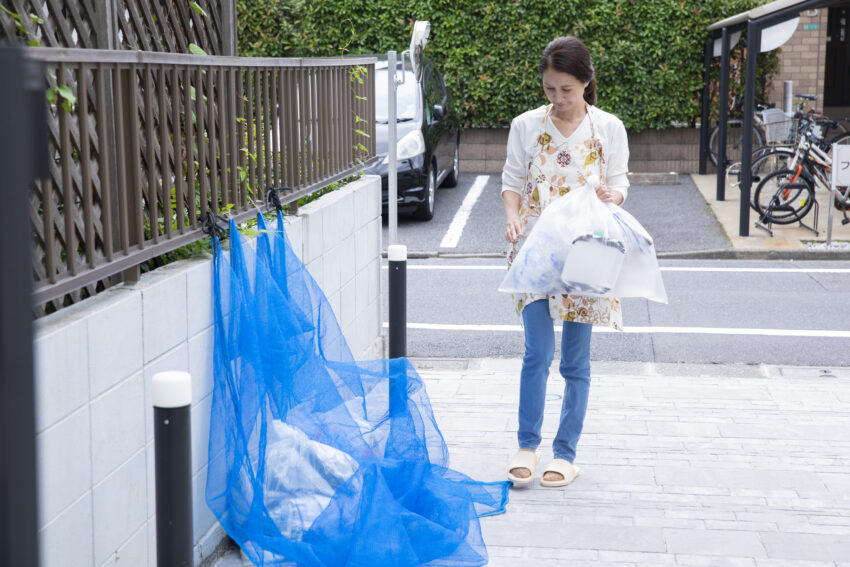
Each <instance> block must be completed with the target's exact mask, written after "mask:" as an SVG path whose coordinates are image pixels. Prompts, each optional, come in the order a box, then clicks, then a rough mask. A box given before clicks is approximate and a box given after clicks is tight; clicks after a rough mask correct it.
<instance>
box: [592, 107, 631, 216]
mask: <svg viewBox="0 0 850 567" xmlns="http://www.w3.org/2000/svg"><path fill="white" fill-rule="evenodd" d="M608 131H609V134H608V140H607V142H608V151H607V152H606V153H607V155H608V167H607V172H606V174H605V184H604V187H603V188H602V190H601V191H600V189H599V188H598V189H597V190H596V194H597V195H599V198H600V199H602V200H603V201H605V202H607V203H614V204H615V205H622V204H623V202H624V201H625V200H626V197H627V196H628V194H629V177H628V171H629V140H628V137H627V135H626V128H625V126H623V123H622V122H620V121H619V120H617V122H616V123H615V124H612V125H611V128H610V129H609V130H608Z"/></svg>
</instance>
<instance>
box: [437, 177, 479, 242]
mask: <svg viewBox="0 0 850 567" xmlns="http://www.w3.org/2000/svg"><path fill="white" fill-rule="evenodd" d="M489 179H490V176H489V175H479V176H478V177H476V178H475V182H474V183H473V184H472V187H470V188H469V191H468V192H467V193H466V197H464V198H463V203H461V205H460V208H459V209H458V210H457V212H456V213H455V217H454V218H453V219H452V223H451V224H450V225H449V229H448V230H447V231H446V234H445V235H444V236H443V240H442V241H440V248H456V247H457V243H458V242H459V241H460V235H461V234H463V229H464V227H465V226H466V221H467V220H469V215H470V213H472V207H473V206H475V201H477V200H478V197H480V196H481V192H482V191H483V190H484V186H485V185H487V180H489Z"/></svg>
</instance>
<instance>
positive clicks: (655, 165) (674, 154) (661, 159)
mask: <svg viewBox="0 0 850 567" xmlns="http://www.w3.org/2000/svg"><path fill="white" fill-rule="evenodd" d="M460 141H461V145H460V159H461V163H460V168H461V171H464V172H471V173H490V174H500V173H501V172H502V167H503V166H504V165H505V152H506V147H507V142H508V129H507V128H492V129H488V128H471V129H467V130H464V131H463V133H462V134H461V137H460ZM629 151H630V154H631V155H630V159H629V170H630V171H632V172H635V173H667V172H670V171H675V172H677V173H696V172H697V171H698V170H699V129H698V128H669V129H667V130H644V131H643V132H629ZM710 165H711V163H710V162H709V166H710Z"/></svg>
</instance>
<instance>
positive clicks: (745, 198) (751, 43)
mask: <svg viewBox="0 0 850 567" xmlns="http://www.w3.org/2000/svg"><path fill="white" fill-rule="evenodd" d="M759 51H761V26H759V25H758V24H756V23H755V22H754V21H752V20H751V21H750V22H748V23H747V76H746V78H745V79H744V81H745V85H744V108H743V110H744V123H743V128H744V133H743V134H744V138H743V141H742V142H741V146H742V147H741V152H742V154H741V203H740V209H739V211H740V219H739V223H738V234H739V235H740V236H749V235H750V188H751V186H752V183H753V172H752V165H753V121H754V119H755V112H756V65H757V63H758V56H759Z"/></svg>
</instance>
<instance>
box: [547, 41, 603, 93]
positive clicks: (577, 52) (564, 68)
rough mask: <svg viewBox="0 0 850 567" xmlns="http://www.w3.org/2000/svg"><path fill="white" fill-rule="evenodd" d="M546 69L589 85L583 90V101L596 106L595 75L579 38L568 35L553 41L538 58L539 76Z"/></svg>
mask: <svg viewBox="0 0 850 567" xmlns="http://www.w3.org/2000/svg"><path fill="white" fill-rule="evenodd" d="M548 69H553V70H555V71H560V72H561V73H567V74H570V75H572V76H573V77H575V78H576V79H578V80H579V81H581V82H582V83H589V84H588V85H587V88H585V89H584V100H585V102H587V103H588V104H596V75H594V73H593V65H592V64H591V63H590V50H589V49H588V48H587V46H586V45H585V44H584V43H582V41H581V40H580V39H579V38H577V37H573V36H571V35H568V36H564V37H559V38H556V39H553V40H552V42H551V43H549V45H547V46H546V49H544V50H543V55H542V56H541V57H540V74H541V75H543V72H544V71H546V70H548Z"/></svg>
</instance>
